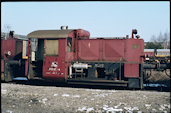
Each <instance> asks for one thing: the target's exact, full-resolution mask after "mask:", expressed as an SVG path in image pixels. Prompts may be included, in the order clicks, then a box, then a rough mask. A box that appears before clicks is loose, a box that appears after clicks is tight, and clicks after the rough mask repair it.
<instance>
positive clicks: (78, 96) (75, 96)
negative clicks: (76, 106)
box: [72, 95, 80, 98]
mask: <svg viewBox="0 0 171 113" xmlns="http://www.w3.org/2000/svg"><path fill="white" fill-rule="evenodd" d="M72 97H74V98H80V95H73V96H72Z"/></svg>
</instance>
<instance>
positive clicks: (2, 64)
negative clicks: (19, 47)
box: [1, 59, 4, 73]
mask: <svg viewBox="0 0 171 113" xmlns="http://www.w3.org/2000/svg"><path fill="white" fill-rule="evenodd" d="M3 72H4V60H2V59H1V73H3Z"/></svg>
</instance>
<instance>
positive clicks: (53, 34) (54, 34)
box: [27, 29, 74, 38]
mask: <svg viewBox="0 0 171 113" xmlns="http://www.w3.org/2000/svg"><path fill="white" fill-rule="evenodd" d="M73 30H74V29H67V30H37V31H33V32H31V33H29V34H28V35H27V38H67V37H68V34H69V33H70V32H71V31H73Z"/></svg>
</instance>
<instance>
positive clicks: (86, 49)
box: [78, 39, 100, 61]
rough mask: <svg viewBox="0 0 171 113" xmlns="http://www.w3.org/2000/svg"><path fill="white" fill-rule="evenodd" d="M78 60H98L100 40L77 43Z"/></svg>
mask: <svg viewBox="0 0 171 113" xmlns="http://www.w3.org/2000/svg"><path fill="white" fill-rule="evenodd" d="M78 58H79V59H80V60H90V61H92V60H96V61H97V60H100V40H96V39H89V40H79V41H78Z"/></svg>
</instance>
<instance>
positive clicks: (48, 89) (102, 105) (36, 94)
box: [1, 83, 171, 113]
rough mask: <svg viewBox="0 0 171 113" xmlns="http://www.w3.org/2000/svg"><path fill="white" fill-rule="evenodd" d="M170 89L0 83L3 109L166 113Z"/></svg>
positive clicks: (16, 111)
mask: <svg viewBox="0 0 171 113" xmlns="http://www.w3.org/2000/svg"><path fill="white" fill-rule="evenodd" d="M170 110H171V109H170V92H158V91H143V90H141V91H140V90H116V89H90V88H72V87H59V86H34V85H23V84H13V83H1V112H2V113H133V112H138V113H149V112H154V113H169V112H170Z"/></svg>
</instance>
